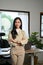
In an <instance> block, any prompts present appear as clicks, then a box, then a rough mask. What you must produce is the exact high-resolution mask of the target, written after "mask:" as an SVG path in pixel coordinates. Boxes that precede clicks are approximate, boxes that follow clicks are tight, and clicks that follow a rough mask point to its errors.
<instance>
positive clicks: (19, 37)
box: [8, 29, 28, 46]
mask: <svg viewBox="0 0 43 65" xmlns="http://www.w3.org/2000/svg"><path fill="white" fill-rule="evenodd" d="M10 39H12V35H11V32H10V33H9V35H8V41H9V40H10ZM15 40H16V41H21V44H22V45H25V44H27V42H28V38H27V37H26V34H25V32H24V31H23V30H21V29H20V30H19V33H18V35H17V36H16V39H15ZM9 43H10V45H13V46H17V44H16V43H12V42H10V41H9Z"/></svg>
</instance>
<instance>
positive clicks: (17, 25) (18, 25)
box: [15, 19, 21, 28]
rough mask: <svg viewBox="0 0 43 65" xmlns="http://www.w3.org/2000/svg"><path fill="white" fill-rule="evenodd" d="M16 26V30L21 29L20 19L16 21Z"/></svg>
mask: <svg viewBox="0 0 43 65" xmlns="http://www.w3.org/2000/svg"><path fill="white" fill-rule="evenodd" d="M15 26H16V28H20V26H21V22H20V20H19V19H17V20H16V22H15Z"/></svg>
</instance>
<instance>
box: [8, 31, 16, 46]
mask: <svg viewBox="0 0 43 65" xmlns="http://www.w3.org/2000/svg"><path fill="white" fill-rule="evenodd" d="M11 39H12V35H11V32H9V34H8V42H9V44H10V46H16V43H13V42H11V41H10V40H11ZM15 40H16V39H15Z"/></svg>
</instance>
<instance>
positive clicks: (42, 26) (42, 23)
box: [40, 12, 43, 38]
mask: <svg viewBox="0 0 43 65" xmlns="http://www.w3.org/2000/svg"><path fill="white" fill-rule="evenodd" d="M40 37H41V38H43V12H41V13H40Z"/></svg>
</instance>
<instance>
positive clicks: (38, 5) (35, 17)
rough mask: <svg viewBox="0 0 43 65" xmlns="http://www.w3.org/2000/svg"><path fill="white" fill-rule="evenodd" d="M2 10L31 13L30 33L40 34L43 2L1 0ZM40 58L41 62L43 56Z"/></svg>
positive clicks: (0, 7)
mask: <svg viewBox="0 0 43 65" xmlns="http://www.w3.org/2000/svg"><path fill="white" fill-rule="evenodd" d="M0 9H9V10H20V11H29V12H30V33H31V32H34V31H36V32H39V34H40V12H43V0H0ZM42 40H43V39H42ZM39 56H40V57H39V60H40V59H41V60H43V59H42V57H41V54H40V55H39Z"/></svg>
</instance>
